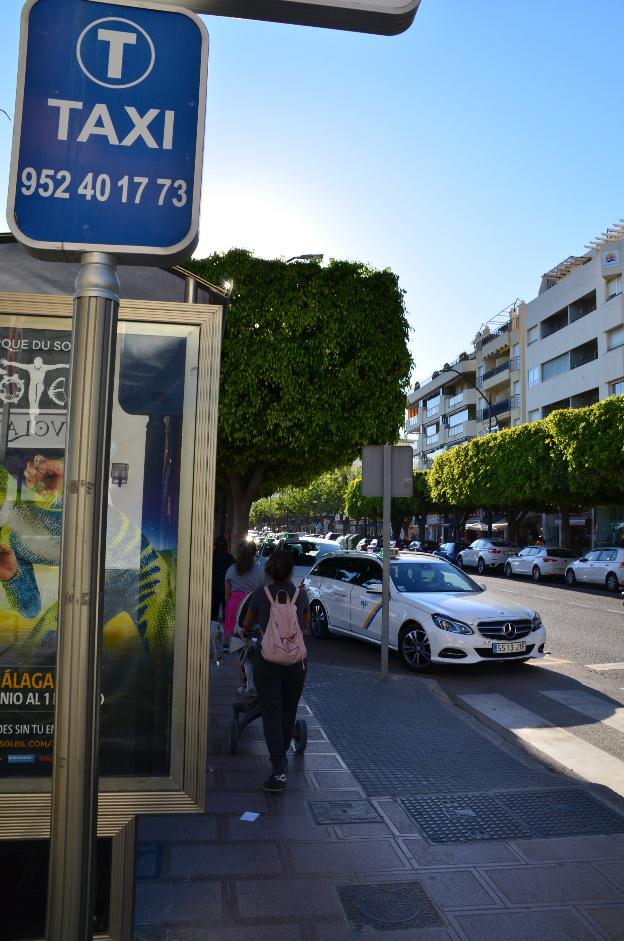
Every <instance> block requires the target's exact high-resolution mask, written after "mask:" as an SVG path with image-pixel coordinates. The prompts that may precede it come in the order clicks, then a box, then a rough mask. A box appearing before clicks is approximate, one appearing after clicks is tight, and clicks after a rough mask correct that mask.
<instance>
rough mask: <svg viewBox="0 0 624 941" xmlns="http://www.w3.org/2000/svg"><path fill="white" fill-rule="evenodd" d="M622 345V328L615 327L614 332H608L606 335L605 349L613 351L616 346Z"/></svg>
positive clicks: (623, 339) (623, 328) (623, 340)
mask: <svg viewBox="0 0 624 941" xmlns="http://www.w3.org/2000/svg"><path fill="white" fill-rule="evenodd" d="M622 345H624V326H620V327H616V328H615V330H609V332H608V333H607V349H608V350H615V349H617V347H618V346H622Z"/></svg>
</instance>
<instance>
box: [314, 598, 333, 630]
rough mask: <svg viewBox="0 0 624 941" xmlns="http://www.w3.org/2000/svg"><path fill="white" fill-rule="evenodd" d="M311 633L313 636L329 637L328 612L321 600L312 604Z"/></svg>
mask: <svg viewBox="0 0 624 941" xmlns="http://www.w3.org/2000/svg"><path fill="white" fill-rule="evenodd" d="M310 633H311V634H312V636H313V637H329V627H328V626H327V614H326V612H325V608H324V607H323V605H322V604H321V603H320V601H313V602H312V604H311V605H310Z"/></svg>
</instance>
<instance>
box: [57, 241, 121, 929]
mask: <svg viewBox="0 0 624 941" xmlns="http://www.w3.org/2000/svg"><path fill="white" fill-rule="evenodd" d="M118 310H119V280H118V278H117V274H116V259H115V257H114V256H113V255H109V254H107V253H105V252H97V251H94V252H87V253H85V254H83V255H82V259H81V265H80V271H79V274H78V277H77V278H76V292H75V294H74V317H73V326H72V360H71V373H70V402H69V421H68V438H67V447H66V463H65V480H64V491H63V493H64V496H63V502H64V507H63V527H62V536H61V568H60V576H59V625H58V648H57V669H56V705H55V738H54V765H53V775H52V813H51V838H50V863H49V878H48V908H47V924H46V934H45V936H46V941H91V939H92V937H93V911H94V899H95V859H96V853H95V850H96V841H97V791H98V746H99V716H100V661H101V640H102V612H103V589H104V567H105V555H106V514H107V506H108V478H109V456H110V455H109V452H110V424H111V414H112V397H113V379H114V372H115V345H116V339H117V314H118Z"/></svg>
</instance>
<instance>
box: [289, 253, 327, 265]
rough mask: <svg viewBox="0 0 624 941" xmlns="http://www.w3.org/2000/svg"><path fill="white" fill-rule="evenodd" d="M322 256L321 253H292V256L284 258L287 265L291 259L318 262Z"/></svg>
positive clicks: (321, 259)
mask: <svg viewBox="0 0 624 941" xmlns="http://www.w3.org/2000/svg"><path fill="white" fill-rule="evenodd" d="M324 257H325V256H324V255H323V254H319V255H314V254H308V255H293V257H292V258H287V259H286V264H287V265H289V264H290V263H291V261H318V262H319V263H320V262H321V261H323V258H324Z"/></svg>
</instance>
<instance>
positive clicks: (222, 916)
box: [135, 657, 624, 941]
mask: <svg viewBox="0 0 624 941" xmlns="http://www.w3.org/2000/svg"><path fill="white" fill-rule="evenodd" d="M237 685H238V679H237V670H236V659H235V658H234V657H226V660H225V662H224V664H222V666H221V667H219V668H217V667H215V666H214V665H213V667H212V668H211V695H210V702H211V722H210V748H209V752H210V757H209V765H208V792H207V794H208V796H207V802H206V809H207V812H206V814H205V815H202V816H197V815H193V816H186V815H181V816H173V815H171V816H159V817H143V818H140V819H139V825H138V834H139V837H138V838H139V844H138V851H137V852H138V857H137V881H136V907H135V926H136V927H135V941H343V939H357V938H361V939H362V941H409V939H413V941H490V939H492V941H494V939H496V941H516V939H518V941H526V938H527V937H528V936H531V935H534V936H535V937H536V938H539V939H540V941H590V939H594V941H595V939H602V941H623V939H624V813H623V812H622V809H621V806H620V805H618V804H616V803H613V802H612V801H611V800H610V795H609V794H607V793H606V792H604V791H601V789H599V788H595V787H590V786H587V785H585V784H583V783H582V782H579V781H578V780H576V779H570V778H567V777H565V776H563V775H561V774H558V773H554V772H553V771H552V770H549V769H548V768H546V767H545V766H544V765H541V764H538V763H537V762H535V761H533V760H532V759H531V758H530V757H529V756H526V757H525V756H523V755H521V753H520V752H519V751H515V750H513V749H511V748H510V747H508V746H506V745H502V744H499V743H498V741H497V740H495V739H493V738H492V736H491V734H490V733H488V732H487V731H486V730H483V731H481V730H480V728H479V726H478V724H477V723H475V722H474V721H473V720H472V719H470V718H468V717H467V716H465V715H464V714H463V713H462V712H461V711H460V710H458V709H456V707H454V706H452V705H451V704H449V703H448V702H447V701H445V699H444V696H443V695H442V694H440V693H439V691H438V688H437V686H436V684H435V683H434V682H432V681H429V680H423V679H420V678H414V677H409V676H408V677H391V679H390V680H389V681H388V682H387V683H381V682H380V681H379V680H378V679H377V678H376V677H373V676H371V675H370V674H367V673H360V672H357V671H351V670H345V669H337V668H335V667H327V666H320V665H317V664H311V665H310V668H309V675H308V680H307V683H306V691H305V697H306V698H305V703H306V704H305V705H302V706H301V708H300V712H299V714H300V716H302V717H305V718H306V720H307V722H308V727H309V742H308V747H307V749H306V752H305V754H304V755H293V756H292V757H291V758H290V767H289V774H288V790H287V791H286V792H285V793H283V794H278V795H272V794H266V793H265V792H264V791H262V782H263V780H264V778H265V777H266V776H267V774H268V772H269V763H268V759H267V757H266V749H265V746H264V742H263V740H262V729H261V723H260V722H259V721H258V722H255V723H253V724H252V725H250V726H249V727H248V728H247V729H246V730H245V731H244V733H243V736H242V738H241V740H240V742H239V751H238V754H237V755H234V756H231V755H230V754H229V745H228V736H229V723H230V718H231V704H232V701H233V700H234V699H235V690H236V687H237ZM605 798H606V800H605ZM245 811H252V812H254V813H257V814H259V817H258V818H257V819H256V820H255V821H254V822H244V821H242V820H241V819H240V817H241V815H242V814H243V813H244V812H245ZM359 813H361V814H362V819H366V818H368V822H358V823H355V822H352V821H353V819H355V815H357V814H359ZM330 814H335V815H336V816H335V817H334V818H333V819H334V820H335V821H336V822H329V821H330V820H331V819H332V818H331V817H330V816H327V815H330ZM315 817H318V818H319V819H321V820H322V821H324V822H321V823H318V822H316V819H315ZM416 821H418V822H416ZM579 833H581V834H583V835H578V834H579ZM560 834H565V835H560Z"/></svg>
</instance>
